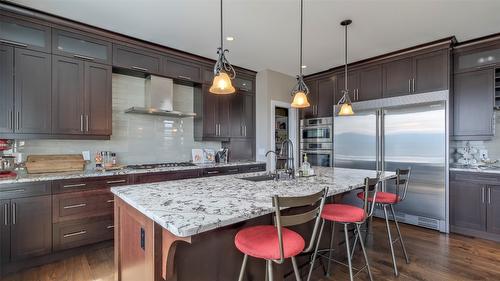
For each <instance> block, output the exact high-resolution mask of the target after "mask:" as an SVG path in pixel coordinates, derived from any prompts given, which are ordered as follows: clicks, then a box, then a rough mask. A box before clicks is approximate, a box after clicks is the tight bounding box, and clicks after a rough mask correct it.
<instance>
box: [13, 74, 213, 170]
mask: <svg viewBox="0 0 500 281" xmlns="http://www.w3.org/2000/svg"><path fill="white" fill-rule="evenodd" d="M112 85H113V113H112V117H113V134H112V136H111V139H110V140H26V141H19V144H20V147H19V148H18V152H20V153H22V154H23V157H24V158H26V156H27V155H29V154H73V153H81V152H82V151H90V152H91V156H92V157H91V158H92V161H93V156H94V154H95V153H96V152H98V151H113V152H115V153H117V159H118V162H119V163H120V164H139V163H158V162H180V161H189V160H191V149H193V148H210V149H220V147H221V143H220V142H196V141H194V131H193V126H194V124H193V123H194V120H193V118H182V119H181V118H169V117H162V116H151V115H140V114H126V113H124V112H125V110H126V109H127V108H130V107H132V106H141V105H144V99H145V96H144V93H145V79H142V78H136V77H130V76H125V75H119V74H113V83H112ZM193 98H194V89H193V88H192V87H189V86H183V85H177V84H174V98H173V105H174V109H176V110H179V111H185V112H193Z"/></svg>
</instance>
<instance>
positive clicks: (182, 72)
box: [163, 56, 202, 83]
mask: <svg viewBox="0 0 500 281" xmlns="http://www.w3.org/2000/svg"><path fill="white" fill-rule="evenodd" d="M163 74H164V75H166V76H169V77H172V78H174V79H180V80H186V81H192V82H198V83H199V82H202V81H201V80H202V79H201V66H200V65H198V64H195V63H193V62H190V61H187V60H184V59H181V58H175V57H171V56H165V57H163Z"/></svg>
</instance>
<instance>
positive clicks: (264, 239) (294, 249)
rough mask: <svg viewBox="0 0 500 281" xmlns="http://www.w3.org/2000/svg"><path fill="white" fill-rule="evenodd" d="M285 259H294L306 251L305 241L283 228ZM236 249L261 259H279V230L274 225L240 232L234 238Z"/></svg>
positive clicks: (253, 227) (293, 232) (260, 226)
mask: <svg viewBox="0 0 500 281" xmlns="http://www.w3.org/2000/svg"><path fill="white" fill-rule="evenodd" d="M282 234H283V252H284V255H285V258H289V257H293V256H296V255H297V254H299V253H300V252H302V251H303V250H304V247H305V241H304V238H302V236H300V234H298V233H297V232H295V231H292V230H290V229H287V228H284V227H283V228H282ZM234 244H235V245H236V248H238V250H240V251H241V252H242V253H244V254H247V255H249V256H252V257H255V258H261V259H267V260H270V259H273V260H276V259H279V258H280V250H279V249H280V248H279V240H278V230H277V229H276V227H275V226H272V225H259V226H252V227H248V228H245V229H242V230H240V231H239V232H238V233H237V234H236V237H235V238H234Z"/></svg>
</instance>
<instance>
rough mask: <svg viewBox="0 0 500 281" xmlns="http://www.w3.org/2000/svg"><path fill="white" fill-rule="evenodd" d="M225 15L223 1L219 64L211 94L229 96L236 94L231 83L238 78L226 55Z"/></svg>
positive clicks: (218, 49) (218, 53) (216, 64)
mask: <svg viewBox="0 0 500 281" xmlns="http://www.w3.org/2000/svg"><path fill="white" fill-rule="evenodd" d="M222 18H223V14H222V0H220V47H219V48H217V55H218V58H217V62H216V63H215V66H214V80H213V81H212V86H211V87H210V89H209V91H210V93H213V94H217V95H227V94H232V93H234V92H236V89H235V88H234V87H233V84H232V83H231V79H234V77H236V71H235V70H234V68H233V66H232V65H231V64H230V63H229V61H228V60H227V58H226V55H225V54H226V53H227V52H229V50H227V49H224V39H223V38H224V35H223V21H222Z"/></svg>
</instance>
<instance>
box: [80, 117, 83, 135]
mask: <svg viewBox="0 0 500 281" xmlns="http://www.w3.org/2000/svg"><path fill="white" fill-rule="evenodd" d="M80 132H83V114H80Z"/></svg>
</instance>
